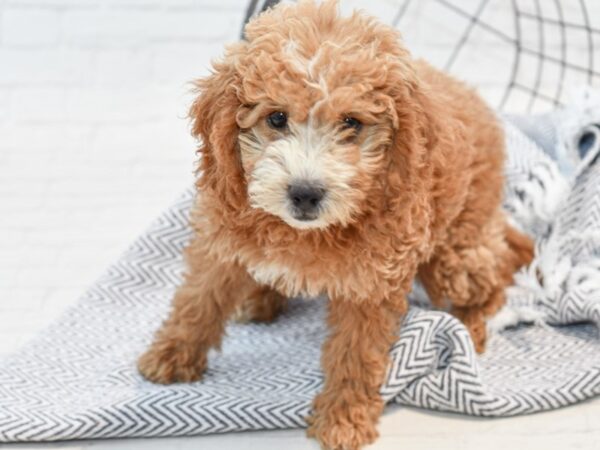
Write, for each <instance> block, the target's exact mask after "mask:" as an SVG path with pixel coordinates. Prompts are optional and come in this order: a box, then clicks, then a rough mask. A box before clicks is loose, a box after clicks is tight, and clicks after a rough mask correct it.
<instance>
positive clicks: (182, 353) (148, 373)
mask: <svg viewBox="0 0 600 450" xmlns="http://www.w3.org/2000/svg"><path fill="white" fill-rule="evenodd" d="M205 368H206V354H205V353H203V352H197V351H190V349H189V346H188V345H186V344H182V343H178V342H177V341H157V342H154V343H153V344H152V346H151V347H150V348H149V349H148V351H146V353H144V354H143V355H142V356H141V357H140V359H139V360H138V370H139V371H140V373H141V374H142V375H143V376H144V378H146V379H147V380H149V381H152V382H154V383H159V384H170V383H177V382H180V383H189V382H191V381H197V380H199V379H200V378H201V377H202V373H203V372H204V369H205Z"/></svg>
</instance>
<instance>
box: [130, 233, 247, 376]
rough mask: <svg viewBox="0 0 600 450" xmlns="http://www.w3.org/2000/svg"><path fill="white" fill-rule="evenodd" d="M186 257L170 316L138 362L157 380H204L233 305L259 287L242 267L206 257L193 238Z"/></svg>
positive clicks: (199, 243)
mask: <svg viewBox="0 0 600 450" xmlns="http://www.w3.org/2000/svg"><path fill="white" fill-rule="evenodd" d="M186 256H187V262H188V271H189V272H188V274H187V276H186V278H185V281H184V283H183V285H182V286H181V287H179V289H178V290H177V292H176V294H175V298H174V299H173V306H172V311H171V314H170V316H169V318H168V319H167V320H166V321H165V322H164V323H163V325H162V327H161V328H160V330H159V331H158V333H157V334H156V337H155V340H154V342H153V343H152V345H151V346H150V348H149V349H148V350H147V351H146V353H144V354H143V355H142V356H141V357H140V359H139V361H138V369H139V370H140V372H141V374H142V375H143V376H144V377H145V378H147V379H148V380H150V381H153V382H156V383H162V384H167V383H174V382H190V381H195V380H198V379H200V377H201V376H202V373H203V372H204V369H205V368H206V356H207V353H208V351H209V350H210V349H211V348H213V347H219V345H220V343H221V337H222V335H223V334H224V331H225V324H226V322H227V320H228V319H229V317H230V315H231V314H232V312H233V310H234V309H235V306H236V305H237V304H238V303H239V302H240V301H242V300H244V299H245V298H248V295H249V293H251V292H252V290H253V289H255V288H256V284H255V283H254V280H252V279H251V278H250V276H249V275H248V273H247V272H246V271H245V270H244V269H243V268H242V267H240V266H238V265H235V264H224V263H221V262H218V261H215V260H213V259H211V258H210V257H208V256H206V252H205V251H204V250H203V249H202V247H201V241H200V240H196V241H194V242H192V244H191V245H190V247H188V249H187V255H186Z"/></svg>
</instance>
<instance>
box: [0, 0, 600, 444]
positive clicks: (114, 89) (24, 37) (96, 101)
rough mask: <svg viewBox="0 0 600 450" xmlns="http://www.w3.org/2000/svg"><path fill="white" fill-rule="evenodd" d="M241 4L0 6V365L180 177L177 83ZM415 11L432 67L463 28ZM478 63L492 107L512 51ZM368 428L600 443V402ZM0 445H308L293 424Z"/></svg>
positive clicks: (414, 33) (152, 212)
mask: <svg viewBox="0 0 600 450" xmlns="http://www.w3.org/2000/svg"><path fill="white" fill-rule="evenodd" d="M240 3H241V0H201V1H195V2H194V1H191V0H119V1H117V0H85V1H83V0H77V1H74V0H23V1H12V0H0V357H1V356H2V355H5V354H8V353H10V352H13V351H16V350H18V348H19V347H20V346H21V345H22V344H23V343H24V342H26V341H27V340H28V339H30V338H31V337H32V336H34V335H35V334H36V333H38V332H39V331H40V330H42V329H43V328H44V327H45V326H47V325H48V324H49V323H50V322H51V321H53V320H54V319H55V318H56V317H57V316H58V315H60V313H61V312H62V311H63V309H64V308H65V307H66V306H67V305H69V304H71V303H72V302H74V301H76V299H77V297H78V295H79V294H80V293H81V292H82V291H83V290H84V289H85V287H86V286H87V285H89V284H90V283H91V282H93V280H94V279H95V278H96V277H98V276H99V275H100V274H101V272H102V271H103V269H104V268H105V267H106V266H107V265H108V263H109V262H110V261H112V260H113V259H115V258H116V257H117V256H118V255H119V254H120V253H121V252H122V251H123V249H124V248H125V247H126V246H127V244H128V243H129V242H130V241H131V240H132V239H133V238H134V237H135V236H136V235H137V234H138V233H140V232H141V231H142V230H143V229H144V228H145V226H146V225H147V224H148V222H149V221H150V220H151V219H152V218H153V217H154V216H156V214H157V213H158V212H160V211H161V210H162V209H163V208H164V207H165V206H166V205H167V204H168V203H169V202H170V201H171V200H173V199H174V198H176V196H177V195H178V193H179V192H180V191H182V190H183V189H184V188H185V187H187V186H188V185H189V184H190V183H191V181H192V175H191V173H192V170H193V161H194V143H193V141H192V139H191V138H190V137H189V136H188V130H187V122H186V120H185V118H184V116H185V109H186V105H187V104H188V103H189V99H190V95H189V93H188V91H187V90H188V87H189V86H187V85H186V84H185V83H186V82H187V81H189V80H190V79H192V78H194V77H197V76H201V75H202V74H205V73H206V72H207V67H208V61H209V60H210V58H212V57H215V56H217V55H218V54H220V52H221V49H222V46H223V44H224V43H225V42H228V41H232V40H234V39H236V36H237V34H238V31H239V24H240V21H241V18H242V15H243V11H242V9H243V8H240ZM354 3H362V5H363V6H364V5H373V7H374V8H375V9H376V11H374V12H376V13H379V14H380V15H382V16H383V17H387V18H389V17H391V16H393V13H392V11H395V10H396V9H397V6H398V1H395V0H380V1H379V2H369V1H367V0H364V1H362V2H361V1H360V0H348V1H347V2H346V1H343V2H342V4H343V6H344V7H345V8H346V7H349V6H351V5H352V4H354ZM466 3H469V5H471V3H473V4H475V3H478V2H475V3H474V2H465V4H466ZM492 3H497V4H500V3H499V2H492ZM520 3H522V4H525V3H527V2H520ZM587 3H588V5H590V7H591V5H592V4H593V5H594V7H593V8H592V9H593V11H590V15H594V14H596V15H597V16H599V17H600V2H596V1H593V2H592V1H589V2H587ZM412 4H413V5H422V4H425V2H413V3H412ZM428 4H431V2H429V3H428ZM565 5H571V6H570V7H569V6H565V13H566V15H567V17H569V14H570V11H571V9H572V10H573V11H574V12H576V11H575V9H576V8H575V7H574V6H573V5H575V2H565ZM469 7H471V6H469ZM492 11H493V10H492ZM409 12H411V11H410V10H409ZM412 13H413V14H416V15H418V14H421V16H422V17H428V18H432V19H431V20H432V21H434V22H436V23H437V25H436V30H437V32H436V33H435V35H432V34H427V33H424V32H423V29H422V28H419V26H416V25H415V24H419V25H422V22H418V21H412V22H411V23H409V24H407V26H406V28H405V29H403V30H404V32H405V35H406V36H407V39H408V40H409V41H410V43H411V47H413V48H414V49H417V50H418V51H417V53H420V54H423V55H425V56H428V57H430V58H431V59H434V60H435V59H436V58H437V60H438V61H443V60H444V58H445V56H447V55H448V53H449V51H450V49H451V47H452V45H453V44H454V41H455V40H456V38H457V37H458V34H457V31H456V30H457V28H456V27H464V23H462V22H460V23H458V22H456V20H458V19H457V17H455V16H452V15H449V14H448V13H447V11H446V13H445V14H446V15H440V14H437V13H435V11H434V12H432V11H429V10H428V9H427V8H426V7H425V8H424V9H423V10H422V11H421V12H419V11H416V10H415V11H412ZM502 17H504V18H505V16H502ZM453 20H454V22H453ZM461 20H462V19H461ZM574 20H575V19H574ZM430 25H431V24H430ZM453 27H454V28H453ZM525 31H526V30H525ZM532 31H535V30H532ZM484 43H485V45H486V46H489V48H493V49H496V50H497V48H496V47H494V43H493V42H488V41H484ZM546 45H549V43H548V41H546ZM487 48H488V47H486V49H487ZM598 48H600V47H598ZM570 50H572V52H571V53H570V55H571V57H573V58H575V60H576V61H579V60H581V61H583V60H586V58H587V53H586V47H585V46H574V47H573V48H572V49H571V47H570ZM475 54H478V55H480V56H479V57H477V59H475V60H474V62H473V61H472V62H473V64H468V65H467V64H466V63H464V62H463V67H468V77H469V79H470V80H472V81H473V82H476V83H477V84H478V85H479V86H480V87H481V88H482V89H483V90H484V93H485V95H486V96H487V97H488V98H489V99H490V101H492V102H493V103H494V102H495V103H494V104H497V100H498V95H499V94H501V93H502V86H504V85H505V82H506V80H505V79H504V78H502V77H504V76H505V74H504V72H508V71H509V69H510V66H509V65H508V64H506V65H504V64H503V63H504V62H506V61H508V62H510V52H508V53H507V54H506V58H504V59H503V57H501V56H499V57H498V60H497V62H496V63H495V64H491V63H490V61H489V60H486V59H485V55H482V54H481V52H480V53H469V52H466V53H464V54H463V55H464V56H465V57H466V56H468V55H475ZM479 58H484V59H479ZM596 59H599V58H596ZM531 64H532V65H534V64H537V62H536V61H535V60H532V62H531ZM497 72H498V73H499V72H502V73H501V74H500V75H498V73H497ZM499 76H500V78H499ZM544 83H551V80H550V81H548V80H545V79H542V85H544ZM548 86H549V87H548V89H550V87H551V85H550V84H548ZM513 106H514V108H512V109H514V110H515V111H520V109H519V105H518V104H514V105H513ZM541 106H543V104H541ZM509 109H511V108H509ZM534 109H535V108H534ZM0 407H1V405H0ZM380 431H381V438H380V439H379V441H378V442H377V443H376V444H375V445H374V446H373V447H372V448H374V449H400V448H402V449H411V450H419V449H428V450H433V449H437V448H440V449H477V450H480V449H489V450H495V449H502V450H504V449H505V448H517V449H518V448H527V449H536V448H539V449H544V450H552V449H560V450H565V449H586V450H592V449H600V399H598V400H595V401H590V402H587V403H583V404H580V405H577V406H574V407H571V408H566V409H563V410H560V411H555V412H551V413H546V414H539V415H534V416H529V417H518V418H511V419H502V420H478V419H473V418H469V417H464V416H457V415H448V414H437V413H432V412H427V411H420V410H415V409H409V408H400V407H390V408H388V410H387V412H386V414H385V416H384V417H383V419H382V421H381V426H380ZM0 446H1V447H2V448H4V447H7V448H15V449H21V450H24V449H30V448H40V449H43V448H54V449H57V448H61V449H67V448H68V449H79V448H86V449H87V448H95V449H107V450H123V449H140V448H143V449H146V448H148V449H150V448H154V449H192V448H193V449H214V448H219V449H220V450H229V449H245V448H257V449H264V450H269V449H273V450H274V449H277V450H280V449H282V448H285V449H286V450H294V449H317V448H318V447H317V445H316V444H315V443H314V442H312V441H309V440H307V439H306V438H305V437H304V432H303V431H301V430H289V431H269V432H254V433H240V434H230V435H222V436H205V437H194V438H172V439H146V440H112V441H86V442H72V443H55V444H39V445H38V444H36V445H33V444H26V445H25V444H23V445H6V446H5V445H0Z"/></svg>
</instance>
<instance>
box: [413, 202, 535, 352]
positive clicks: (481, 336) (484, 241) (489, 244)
mask: <svg viewBox="0 0 600 450" xmlns="http://www.w3.org/2000/svg"><path fill="white" fill-rule="evenodd" d="M463 231H465V230H461V229H460V228H455V229H451V230H450V232H449V233H448V234H449V239H447V241H445V242H444V243H442V244H441V245H440V246H439V247H438V248H437V249H436V250H435V252H434V255H433V257H432V258H431V259H430V260H429V262H427V263H426V264H423V265H422V266H421V267H420V268H419V278H420V280H421V282H422V283H423V285H424V286H425V289H426V290H427V293H428V294H429V296H430V298H431V300H432V302H433V303H434V305H436V306H446V303H447V302H449V304H450V306H451V309H450V311H451V313H452V314H454V315H455V316H456V317H458V318H459V319H460V320H462V321H463V323H464V324H465V326H466V327H467V329H468V330H469V332H470V334H471V337H472V339H473V343H474V346H475V350H476V351H477V352H479V353H481V352H483V351H484V349H485V341H486V325H485V320H486V318H487V317H490V316H492V315H494V314H495V313H496V312H497V311H498V310H499V309H500V308H501V307H502V306H503V305H504V302H505V297H504V289H505V288H506V286H508V285H510V284H511V283H512V279H513V273H514V272H515V270H517V269H518V268H519V267H520V266H521V265H524V264H527V263H529V261H530V258H531V256H530V255H531V248H532V247H531V242H530V241H529V239H528V238H527V237H526V236H523V235H520V234H519V233H518V232H517V231H515V230H514V229H512V228H510V227H509V225H508V224H507V223H506V220H505V218H504V216H503V214H502V213H501V212H500V211H497V212H496V213H495V214H493V215H492V217H491V218H490V219H489V220H488V221H487V222H486V223H485V224H484V225H483V226H482V227H481V228H480V229H479V230H478V231H477V232H476V233H474V232H473V229H472V228H469V230H468V232H469V233H468V236H467V235H466V232H463Z"/></svg>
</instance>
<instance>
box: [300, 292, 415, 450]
mask: <svg viewBox="0 0 600 450" xmlns="http://www.w3.org/2000/svg"><path fill="white" fill-rule="evenodd" d="M405 311H406V301H405V299H404V296H399V298H398V299H397V300H395V301H392V300H383V301H380V302H375V301H372V302H371V301H369V302H362V303H359V302H352V301H346V300H342V299H332V300H331V301H330V305H329V317H328V322H329V327H330V330H331V335H330V337H329V338H328V340H327V342H326V343H325V345H324V346H323V354H322V367H323V371H324V373H325V385H324V388H323V391H322V392H321V394H319V395H318V396H317V398H316V399H315V401H314V404H313V414H312V417H311V418H309V423H310V427H309V429H308V434H309V436H312V437H315V438H316V439H317V440H319V442H320V443H321V445H323V446H324V447H325V448H328V449H332V450H356V449H359V448H361V447H362V446H363V445H366V444H368V443H371V442H373V441H374V440H375V438H376V437H377V435H378V434H377V430H376V428H375V426H376V424H377V421H378V419H379V416H380V415H381V412H382V411H383V400H382V399H381V396H380V395H379V390H380V387H381V384H382V383H383V381H384V377H385V373H386V369H387V365H388V362H389V351H390V347H391V346H392V344H393V343H394V341H395V339H396V332H397V328H398V324H399V319H400V317H401V316H402V314H404V313H405Z"/></svg>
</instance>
